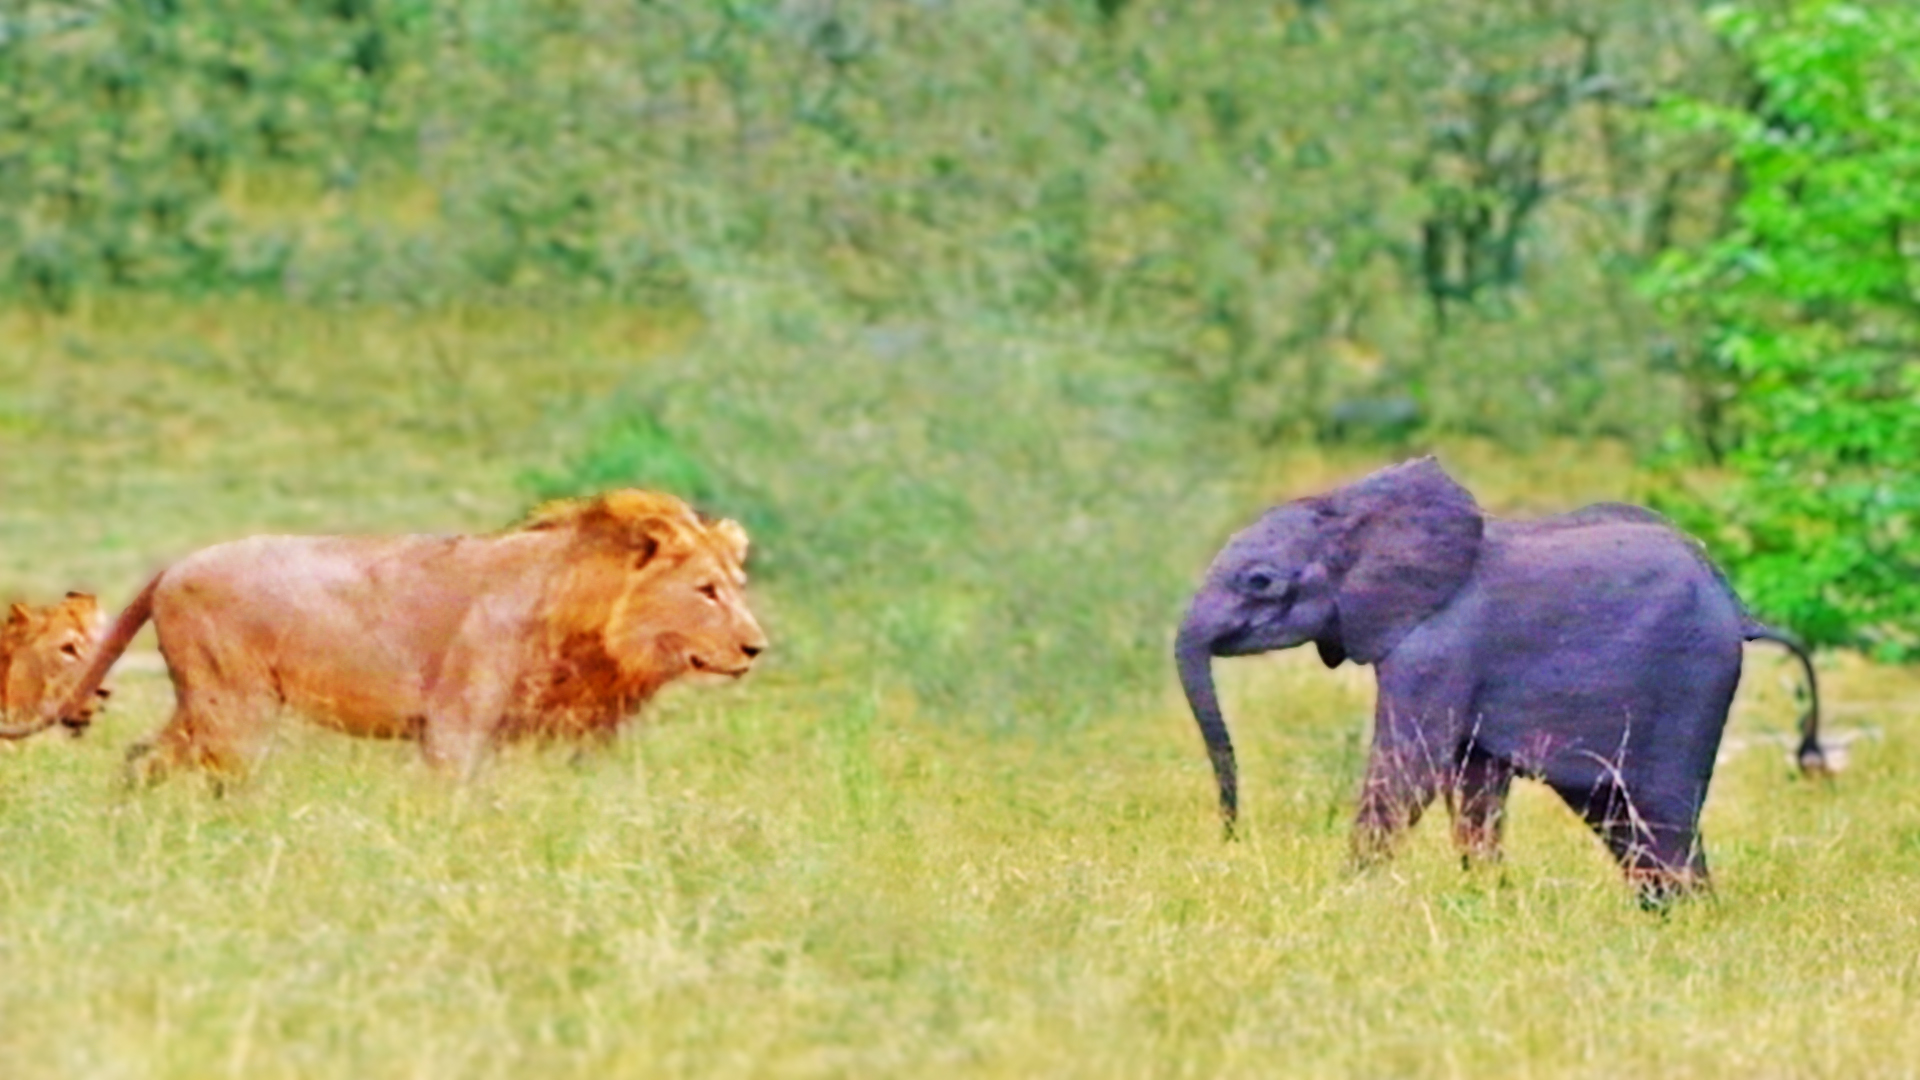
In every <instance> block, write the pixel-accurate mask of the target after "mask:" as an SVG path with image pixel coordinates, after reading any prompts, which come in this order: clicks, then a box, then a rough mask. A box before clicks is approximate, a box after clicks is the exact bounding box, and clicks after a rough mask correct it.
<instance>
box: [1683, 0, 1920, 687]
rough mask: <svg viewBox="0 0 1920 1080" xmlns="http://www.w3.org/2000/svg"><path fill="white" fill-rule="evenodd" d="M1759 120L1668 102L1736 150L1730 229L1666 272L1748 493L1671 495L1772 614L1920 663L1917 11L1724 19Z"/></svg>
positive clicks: (1751, 112)
mask: <svg viewBox="0 0 1920 1080" xmlns="http://www.w3.org/2000/svg"><path fill="white" fill-rule="evenodd" d="M1717 21H1718V23H1719V26H1720V29H1721V31H1722V32H1723V33H1724V34H1725V35H1726V37H1727V39H1728V40H1729V41H1730V42H1732V44H1733V45H1734V47H1735V48H1736V49H1737V50H1738V52H1739V55H1740V56H1741V57H1742V59H1743V60H1744V61H1745V62H1746V64H1747V65H1748V66H1749V69H1750V70H1751V71H1752V73H1753V78H1754V80H1755V87H1756V89H1755V93H1754V96H1753V97H1752V99H1751V100H1750V101H1749V102H1748V103H1747V104H1746V107H1744V108H1730V107H1725V106H1715V105H1713V104H1711V103H1707V102H1703V101H1700V100H1697V99H1680V100H1677V101H1676V102H1674V103H1673V109H1672V112H1673V115H1674V118H1675V120H1676V123H1677V124H1678V125H1680V126H1684V127H1687V128H1691V129H1694V130H1700V131H1707V132H1712V133H1714V134H1715V135H1717V136H1718V137H1719V138H1720V139H1721V140H1723V141H1724V142H1725V143H1726V144H1727V145H1728V146H1729V148H1730V153H1731V156H1732V160H1733V162H1734V167H1735V168H1736V170H1737V171H1738V175H1739V177H1740V180H1741V183H1740V187H1739V196H1738V198H1737V200H1736V201H1735V203H1734V205H1733V214H1732V218H1731V220H1730V222H1729V227H1728V229H1727V231H1726V232H1725V233H1724V234H1723V235H1721V236H1719V237H1718V238H1716V239H1715V240H1714V241H1713V242H1711V243H1709V244H1706V245H1702V246H1700V247H1698V248H1694V249H1691V250H1687V251H1676V252H1674V253H1672V255H1671V257H1670V258H1668V259H1667V260H1666V261H1665V263H1664V264H1663V266H1662V267H1661V269H1660V272H1659V273H1658V274H1657V275H1655V276H1654V277H1653V278H1652V283H1653V285H1654V287H1655V290H1656V292H1657V293H1658V294H1660V295H1661V296H1663V297H1664V298H1665V300H1666V301H1667V303H1668V305H1669V306H1670V308H1671V309H1672V310H1673V311H1674V312H1675V313H1676V314H1677V315H1679V316H1680V317H1681V319H1682V320H1683V325H1687V326H1690V327H1695V328H1697V329H1698V332H1699V334H1700V348H1699V354H1700V357H1701V360H1700V363H1702V364H1704V365H1710V366H1711V367H1713V368H1714V369H1716V370H1717V371H1719V372H1720V373H1722V374H1721V377H1722V378H1723V379H1724V380H1725V382H1726V383H1727V385H1728V386H1729V388H1730V392H1729V394H1728V395H1727V398H1726V401H1725V405H1724V407H1723V412H1722V415H1723V418H1724V424H1723V431H1722V435H1723V442H1722V443H1721V445H1720V447H1719V448H1718V449H1720V450H1721V451H1722V453H1723V455H1724V461H1725V464H1726V465H1727V466H1728V467H1729V469H1730V471H1731V474H1732V479H1731V482H1730V483H1729V484H1728V485H1727V486H1726V487H1725V488H1724V489H1722V490H1720V491H1717V492H1715V493H1713V494H1712V495H1711V496H1707V497H1702V496H1699V495H1693V496H1691V497H1688V495H1687V493H1685V492H1680V493H1678V496H1679V497H1676V498H1673V499H1670V500H1669V502H1670V504H1671V505H1672V506H1673V507H1675V508H1677V509H1678V510H1679V511H1680V512H1681V514H1682V516H1683V517H1684V518H1685V519H1686V520H1687V521H1688V522H1689V524H1690V525H1691V526H1692V527H1693V528H1694V529H1695V531H1696V532H1698V533H1700V534H1701V535H1702V536H1705V537H1707V538H1708V540H1709V542H1710V543H1711V544H1712V546H1713V547H1714V548H1715V550H1716V551H1717V552H1718V553H1719V554H1721V555H1722V556H1723V557H1724V558H1725V560H1726V561H1727V562H1729V563H1730V564H1731V565H1732V566H1733V568H1734V573H1735V581H1736V582H1737V584H1738V586H1739V588H1740V591H1741V592H1742V593H1743V594H1744V595H1745V596H1746V597H1747V598H1748V600H1749V602H1750V603H1752V604H1753V605H1754V606H1755V607H1756V608H1757V609H1758V610H1760V611H1762V612H1765V613H1767V614H1769V615H1771V616H1773V617H1775V618H1779V619H1782V620H1784V621H1785V622H1787V623H1789V624H1790V625H1792V626H1794V627H1796V628H1798V629H1799V630H1801V631H1802V632H1803V633H1805V634H1807V635H1809V636H1811V637H1812V638H1813V639H1814V640H1816V641H1822V642H1829V643H1846V644H1857V645H1863V646H1866V647H1868V648H1870V649H1872V650H1873V651H1875V652H1877V653H1879V654H1880V655H1882V656H1885V657H1888V658H1907V659H1911V658H1913V657H1916V656H1920V359H1916V355H1915V351H1916V348H1920V292H1917V291H1916V289H1917V288H1920V274H1917V273H1916V270H1920V239H1916V237H1915V236H1914V235H1912V233H1913V229H1914V222H1915V221H1916V219H1920V13H1916V12H1915V10H1914V9H1913V8H1912V7H1910V6H1907V5H1882V6H1872V5H1861V4H1849V3H1816V4H1802V5H1798V6H1796V7H1794V8H1793V9H1792V10H1791V11H1790V12H1788V13H1785V14H1782V15H1777V16H1768V15H1765V14H1762V13H1760V12H1756V11H1753V10H1750V9H1735V8H1728V9H1724V10H1722V11H1720V12H1718V19H1717Z"/></svg>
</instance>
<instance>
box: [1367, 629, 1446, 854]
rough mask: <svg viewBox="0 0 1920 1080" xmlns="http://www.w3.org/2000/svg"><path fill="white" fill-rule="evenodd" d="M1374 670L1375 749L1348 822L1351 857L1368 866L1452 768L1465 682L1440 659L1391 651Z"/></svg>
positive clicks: (1442, 787) (1417, 814)
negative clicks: (1376, 697) (1401, 657)
mask: <svg viewBox="0 0 1920 1080" xmlns="http://www.w3.org/2000/svg"><path fill="white" fill-rule="evenodd" d="M1376 670H1377V672H1378V675H1379V680H1380V696H1379V703H1378V704H1377V705H1376V706H1375V708H1374V718H1373V749H1372V751H1371V753H1370V754H1369V756H1368V758H1367V776H1366V781H1365V784H1364V786H1363V787H1362V788H1361V791H1360V810H1359V813H1358V814H1357V815H1356V816H1355V818H1354V823H1353V862H1354V864H1355V865H1356V866H1368V865H1371V864H1373V863H1376V862H1379V861H1380V860H1382V859H1384V858H1386V857H1387V856H1389V855H1391V854H1392V853H1393V848H1394V845H1395V842H1396V841H1397V840H1398V839H1399V837H1400V834H1401V833H1404V832H1405V831H1407V830H1408V829H1410V828H1412V827H1413V825H1414V824H1415V823H1416V822H1418V821H1419V820H1420V815H1421V814H1422V813H1423V812H1425V810H1426V808H1427V806H1428V804H1430V803H1432V802H1433V800H1434V797H1435V796H1436V795H1438V794H1439V793H1440V792H1441V791H1442V790H1446V789H1447V788H1448V787H1449V786H1450V785H1451V784H1453V783H1454V780H1455V777H1456V776H1457V775H1458V761H1459V758H1458V754H1459V751H1460V746H1461V743H1462V742H1463V741H1464V730H1465V719H1466V716H1467V709H1468V706H1469V704H1470V696H1471V695H1470V690H1469V687H1470V682H1469V680H1467V679H1466V678H1465V677H1464V676H1463V675H1462V674H1461V673H1460V672H1457V671H1453V670H1451V668H1450V665H1448V664H1447V663H1446V662H1445V661H1444V660H1443V659H1441V658H1429V659H1427V660H1426V661H1424V662H1423V661H1422V660H1420V659H1417V658H1414V659H1407V660H1404V661H1401V660H1396V659H1395V658H1389V659H1388V660H1386V661H1382V662H1381V663H1380V664H1379V665H1378V667H1377V669H1376Z"/></svg>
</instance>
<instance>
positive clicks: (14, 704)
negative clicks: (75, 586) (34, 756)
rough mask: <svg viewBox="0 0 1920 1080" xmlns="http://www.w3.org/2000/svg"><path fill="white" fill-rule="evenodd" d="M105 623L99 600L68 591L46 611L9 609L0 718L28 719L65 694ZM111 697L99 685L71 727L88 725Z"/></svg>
mask: <svg viewBox="0 0 1920 1080" xmlns="http://www.w3.org/2000/svg"><path fill="white" fill-rule="evenodd" d="M105 625H106V620H105V619H104V618H103V617H102V615H101V613H100V603H99V601H98V600H96V599H94V598H93V597H92V596H89V595H88V594H86V593H78V592H72V593H68V594H67V596H66V599H64V600H62V601H60V602H59V603H57V604H50V605H48V606H46V607H30V606H28V605H26V604H15V605H13V607H12V608H11V609H10V610H9V611H8V612H7V624H6V627H5V628H4V629H0V717H4V718H7V719H18V720H27V719H31V718H33V717H35V716H37V715H38V714H39V712H40V709H41V707H42V706H43V705H44V704H46V703H49V702H53V701H57V700H58V699H59V698H60V697H61V696H62V695H64V694H65V693H66V692H67V691H68V689H70V688H71V687H72V686H73V684H74V682H75V681H76V680H78V679H79V677H80V675H81V673H82V672H83V671H84V670H85V669H86V659H87V657H88V655H89V654H91V653H92V652H93V649H94V646H95V645H97V644H99V641H100V636H101V634H102V632H103V631H104V630H105ZM112 693H113V692H112V691H111V690H109V689H107V688H106V687H104V686H103V687H101V688H100V689H99V690H98V691H96V692H95V693H94V695H93V697H92V698H91V699H90V700H89V701H88V702H87V703H86V704H85V706H84V712H83V713H82V714H81V715H79V716H76V717H70V718H68V720H69V723H70V725H71V726H73V727H75V728H76V729H77V728H80V727H84V726H86V724H87V723H88V722H89V721H91V720H92V719H93V714H94V713H95V712H97V711H99V709H100V707H101V706H102V705H104V704H105V703H106V700H107V698H108V697H110V696H111V695H112Z"/></svg>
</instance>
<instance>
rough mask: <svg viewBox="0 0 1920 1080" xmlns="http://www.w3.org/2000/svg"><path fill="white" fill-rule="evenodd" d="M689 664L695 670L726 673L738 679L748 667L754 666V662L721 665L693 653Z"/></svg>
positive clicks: (716, 673) (711, 673) (690, 655)
mask: <svg viewBox="0 0 1920 1080" xmlns="http://www.w3.org/2000/svg"><path fill="white" fill-rule="evenodd" d="M687 664H688V665H689V666H690V667H692V668H693V670H695V671H699V672H704V673H705V674H708V675H724V676H726V677H727V678H730V679H737V678H739V677H740V676H742V675H745V674H746V673H747V669H749V668H751V667H752V666H753V665H752V664H741V665H740V666H739V667H721V666H720V665H718V664H715V663H713V662H712V661H710V660H706V659H704V658H702V657H700V656H696V655H693V654H688V656H687Z"/></svg>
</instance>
